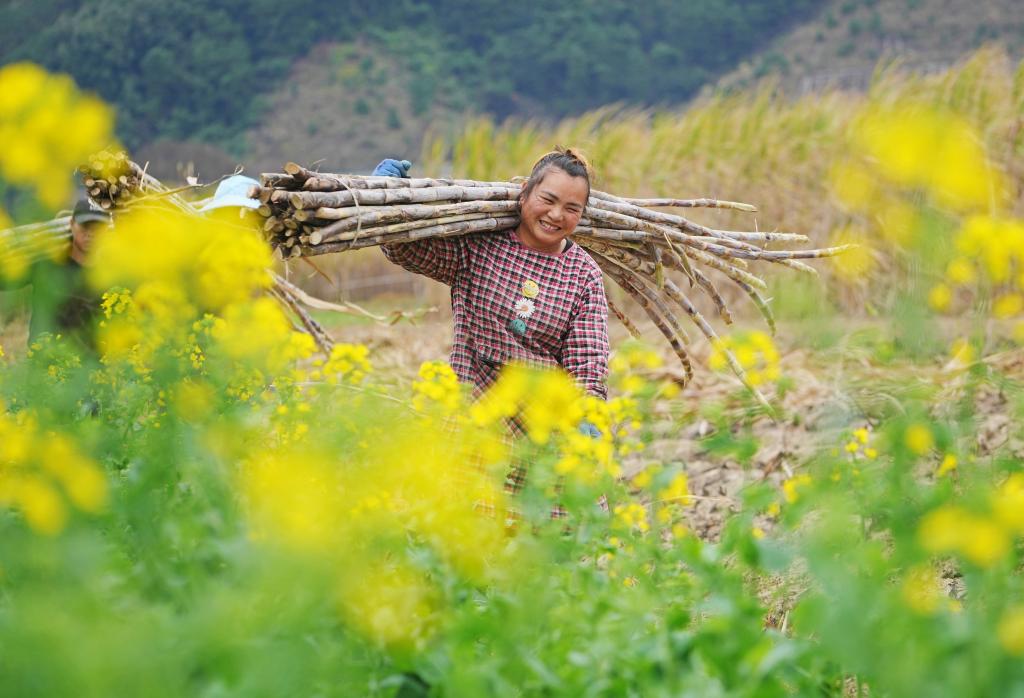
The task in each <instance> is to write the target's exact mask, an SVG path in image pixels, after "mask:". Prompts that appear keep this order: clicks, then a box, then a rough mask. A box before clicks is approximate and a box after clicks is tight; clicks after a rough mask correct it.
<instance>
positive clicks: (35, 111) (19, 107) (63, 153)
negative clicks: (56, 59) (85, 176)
mask: <svg viewBox="0 0 1024 698" xmlns="http://www.w3.org/2000/svg"><path fill="white" fill-rule="evenodd" d="M113 128H114V112H113V110H112V109H111V108H110V107H108V106H107V105H106V104H105V103H104V102H103V101H102V100H101V99H99V98H97V97H95V96H93V95H90V94H86V93H83V92H81V91H80V90H79V89H78V88H77V87H76V85H75V83H74V81H73V80H72V79H71V78H70V77H68V76H67V75H54V74H52V73H48V72H47V71H46V70H45V69H43V68H41V67H39V66H38V65H35V64H34V63H11V64H9V65H6V66H3V67H2V68H0V143H3V148H0V175H2V176H3V178H4V179H6V180H7V181H9V182H11V183H13V184H16V185H24V186H28V187H31V188H32V189H33V190H35V192H36V194H37V195H38V197H39V200H40V201H42V202H43V204H45V205H46V206H48V207H50V208H57V207H58V206H60V205H61V204H63V203H65V202H67V200H68V199H69V197H70V196H71V192H72V177H71V173H72V171H73V170H74V169H75V168H76V167H77V166H78V165H80V164H81V163H82V162H84V161H85V160H86V159H87V158H88V156H89V155H90V154H91V153H93V152H96V151H98V150H100V149H102V148H104V147H107V146H108V145H112V140H113ZM0 218H3V216H0ZM0 223H2V220H0ZM0 227H3V226H2V225H0Z"/></svg>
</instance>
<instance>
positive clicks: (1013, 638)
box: [996, 606, 1024, 657]
mask: <svg viewBox="0 0 1024 698" xmlns="http://www.w3.org/2000/svg"><path fill="white" fill-rule="evenodd" d="M996 636H997V637H998V638H999V644H1000V645H1002V647H1003V649H1004V650H1006V652H1007V653H1008V654H1012V655H1013V656H1015V657H1020V656H1024V606H1011V607H1010V608H1008V609H1007V610H1006V612H1005V613H1004V614H1003V617H1002V618H1000V619H999V625H998V627H997V628H996Z"/></svg>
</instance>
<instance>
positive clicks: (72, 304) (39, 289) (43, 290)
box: [8, 199, 110, 351]
mask: <svg viewBox="0 0 1024 698" xmlns="http://www.w3.org/2000/svg"><path fill="white" fill-rule="evenodd" d="M109 224H110V214H109V213H107V212H106V211H103V210H101V209H98V208H95V207H93V206H92V204H90V203H89V201H87V200H85V199H83V200H81V201H79V202H78V203H77V204H75V208H74V210H72V212H71V250H70V253H69V254H68V256H67V258H65V259H63V260H61V261H49V260H47V261H42V262H37V263H35V264H34V265H32V268H31V269H30V270H29V273H28V275H27V277H24V278H23V279H22V280H21V282H20V283H18V284H16V286H17V287H21V286H27V285H31V286H32V301H31V308H32V317H31V319H30V321H29V332H28V341H29V345H31V344H32V342H33V341H34V340H35V339H37V338H38V337H39V335H41V334H42V333H44V332H49V333H51V334H54V335H57V334H59V335H61V336H62V337H64V338H66V339H67V340H68V341H70V342H72V343H73V344H74V345H76V347H77V348H78V349H84V350H88V351H95V348H94V347H95V342H94V336H93V333H94V329H95V328H94V325H95V318H96V316H97V315H98V313H99V309H100V298H99V296H98V295H97V294H96V292H95V291H93V290H92V289H90V288H89V285H88V284H87V283H86V279H85V266H86V265H87V264H88V252H89V247H90V245H91V244H92V239H93V236H95V235H96V233H97V231H99V230H101V229H103V228H104V227H106V226H107V225H109ZM8 288H10V287H9V286H8Z"/></svg>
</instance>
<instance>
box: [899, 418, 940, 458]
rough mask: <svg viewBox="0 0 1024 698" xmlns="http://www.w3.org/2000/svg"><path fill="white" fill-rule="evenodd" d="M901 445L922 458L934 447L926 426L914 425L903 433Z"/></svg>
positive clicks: (929, 431) (929, 430) (933, 441)
mask: <svg viewBox="0 0 1024 698" xmlns="http://www.w3.org/2000/svg"><path fill="white" fill-rule="evenodd" d="M903 443H904V444H905V445H906V447H907V448H909V449H910V450H911V451H912V452H914V453H916V454H917V455H919V456H923V455H924V454H926V453H928V451H930V450H932V448H933V447H934V446H935V437H934V436H932V431H931V429H929V428H928V426H927V425H925V424H920V423H915V424H911V425H910V426H909V427H907V430H906V431H905V432H904V433H903Z"/></svg>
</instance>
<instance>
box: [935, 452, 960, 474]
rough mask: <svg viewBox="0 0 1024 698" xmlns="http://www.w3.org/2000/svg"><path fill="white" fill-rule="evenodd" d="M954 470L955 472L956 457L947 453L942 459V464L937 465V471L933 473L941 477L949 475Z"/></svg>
mask: <svg viewBox="0 0 1024 698" xmlns="http://www.w3.org/2000/svg"><path fill="white" fill-rule="evenodd" d="M954 470H956V456H954V455H953V454H952V453H947V454H946V455H945V456H944V457H943V458H942V462H941V463H940V464H939V469H938V470H936V471H935V475H936V476H938V477H942V476H943V475H946V474H948V473H951V472H953V471H954Z"/></svg>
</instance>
